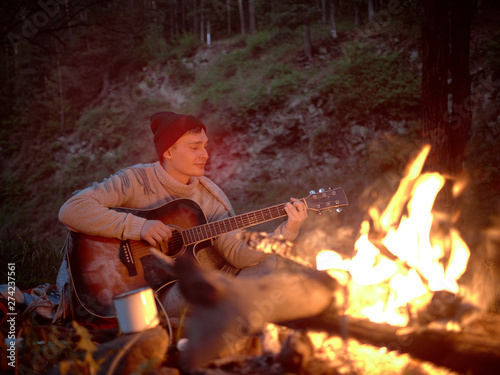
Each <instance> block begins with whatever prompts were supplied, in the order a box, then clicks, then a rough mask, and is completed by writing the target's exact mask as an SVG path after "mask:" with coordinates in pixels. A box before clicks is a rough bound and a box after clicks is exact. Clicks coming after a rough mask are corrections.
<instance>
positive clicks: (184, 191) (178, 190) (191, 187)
mask: <svg viewBox="0 0 500 375" xmlns="http://www.w3.org/2000/svg"><path fill="white" fill-rule="evenodd" d="M155 172H156V175H157V176H158V179H159V180H160V182H161V184H162V185H163V186H164V187H165V188H166V189H167V190H169V191H170V192H171V193H172V195H174V196H176V197H189V196H191V195H192V194H193V193H194V191H195V190H196V188H197V187H198V184H199V180H198V178H197V177H191V178H190V179H189V182H188V184H187V185H186V184H183V183H182V182H179V181H177V180H176V179H175V178H173V177H172V176H171V175H170V174H169V173H168V172H167V171H166V170H165V168H163V166H162V165H161V163H160V162H156V163H155Z"/></svg>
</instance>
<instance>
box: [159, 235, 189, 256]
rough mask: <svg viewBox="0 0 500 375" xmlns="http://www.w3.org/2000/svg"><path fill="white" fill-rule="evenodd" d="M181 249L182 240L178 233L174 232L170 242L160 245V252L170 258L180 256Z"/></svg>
mask: <svg viewBox="0 0 500 375" xmlns="http://www.w3.org/2000/svg"><path fill="white" fill-rule="evenodd" d="M183 249H184V241H183V240H182V235H181V233H180V232H179V231H174V232H173V233H172V238H170V240H168V241H167V242H162V243H161V244H160V250H161V251H162V253H164V254H165V255H168V256H171V257H175V256H177V255H180V253H181V252H182V250H183Z"/></svg>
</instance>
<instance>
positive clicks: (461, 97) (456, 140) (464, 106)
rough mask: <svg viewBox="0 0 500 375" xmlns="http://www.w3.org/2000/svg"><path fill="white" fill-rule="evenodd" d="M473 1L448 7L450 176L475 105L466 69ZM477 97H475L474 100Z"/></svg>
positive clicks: (461, 155)
mask: <svg viewBox="0 0 500 375" xmlns="http://www.w3.org/2000/svg"><path fill="white" fill-rule="evenodd" d="M474 6H475V4H474V1H473V0H460V1H457V0H454V1H453V2H452V6H451V9H450V10H451V17H450V19H451V43H450V44H451V61H452V62H453V63H452V64H451V66H450V70H451V94H452V109H451V116H450V124H449V125H450V158H449V166H448V170H449V172H450V173H452V174H453V175H457V174H459V173H461V172H462V169H463V163H464V161H465V155H466V145H467V139H468V137H469V132H470V127H471V123H472V111H473V109H474V107H475V106H476V105H477V103H476V102H475V99H474V97H473V96H471V77H470V68H469V55H470V27H471V21H472V15H473V13H474ZM476 100H477V99H476Z"/></svg>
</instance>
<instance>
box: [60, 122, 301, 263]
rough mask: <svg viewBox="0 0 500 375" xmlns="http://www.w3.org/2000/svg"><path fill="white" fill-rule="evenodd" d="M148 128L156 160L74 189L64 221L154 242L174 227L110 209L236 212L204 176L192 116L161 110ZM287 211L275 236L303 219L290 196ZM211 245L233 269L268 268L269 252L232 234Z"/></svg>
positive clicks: (209, 215)
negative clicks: (182, 202)
mask: <svg viewBox="0 0 500 375" xmlns="http://www.w3.org/2000/svg"><path fill="white" fill-rule="evenodd" d="M151 130H152V132H153V135H154V145H155V148H156V152H157V155H158V161H157V162H155V163H151V164H139V165H135V166H133V167H129V168H126V169H123V170H121V171H119V172H117V173H116V174H114V175H112V176H111V177H109V178H108V179H105V180H104V181H103V182H101V183H95V184H94V185H93V186H92V187H89V188H87V189H85V190H82V191H80V192H78V193H77V194H76V195H74V196H73V197H72V198H70V199H69V200H68V201H67V202H66V203H64V205H63V206H62V207H61V209H60V212H59V219H60V221H61V222H62V223H63V224H65V225H66V226H67V227H68V228H69V229H71V230H73V231H76V232H82V233H85V234H88V235H96V236H101V237H111V238H117V239H121V240H143V241H146V242H147V243H149V244H150V245H151V246H156V245H159V244H160V243H162V242H165V241H167V240H168V239H169V238H171V236H172V232H173V230H174V228H173V227H172V226H170V225H169V224H168V223H164V222H162V221H161V220H148V219H146V218H144V217H140V216H136V215H134V214H132V213H130V212H119V211H116V210H113V209H112V208H116V207H126V208H130V209H141V210H144V209H155V208H158V207H161V206H163V205H165V204H166V203H168V202H171V201H173V200H175V199H179V198H187V199H190V200H192V201H194V202H196V203H197V204H198V205H199V206H200V207H201V209H202V211H203V213H204V215H205V217H206V220H207V222H213V221H217V220H221V219H225V218H228V217H230V216H233V215H234V212H233V208H232V206H231V203H230V202H229V200H228V198H227V197H226V195H225V194H224V192H223V191H222V190H221V189H220V188H219V187H218V186H217V185H216V184H215V183H214V182H212V181H211V180H210V179H208V178H206V177H205V176H204V174H205V166H206V163H207V160H208V157H209V156H208V153H207V144H208V137H207V134H206V127H205V125H204V124H203V123H202V122H201V121H199V120H198V119H197V118H195V117H193V116H190V115H183V114H176V113H173V112H159V113H156V114H154V115H153V116H152V117H151ZM285 211H286V213H287V215H288V219H287V221H286V222H284V223H283V224H281V225H280V226H278V227H277V228H276V230H275V234H276V235H281V236H283V238H284V239H286V240H289V241H293V240H294V239H295V238H296V237H297V234H298V232H299V229H300V227H301V226H302V224H303V223H304V221H305V220H306V218H307V210H306V209H305V207H304V204H303V203H302V202H301V201H299V200H297V199H293V198H292V199H291V200H290V202H288V203H287V204H286V205H285ZM213 245H214V246H213V249H215V252H216V253H217V255H218V256H220V258H222V259H223V260H224V261H225V262H226V263H227V264H229V265H230V266H231V267H233V268H234V269H237V270H241V269H246V271H245V272H248V270H252V269H259V266H258V265H259V264H260V263H262V264H266V266H267V267H268V268H269V267H270V268H271V269H272V260H271V259H268V258H269V257H270V256H269V255H268V254H263V253H261V252H258V251H255V250H253V249H250V248H249V247H248V246H247V245H246V244H245V243H244V242H243V241H241V240H240V239H239V238H238V236H237V235H236V233H235V232H232V233H227V234H224V235H221V236H219V237H216V238H215V239H214V243H213ZM200 263H202V264H203V262H202V261H200ZM255 267H256V268H255ZM262 269H265V267H264V268H262ZM245 272H244V273H245Z"/></svg>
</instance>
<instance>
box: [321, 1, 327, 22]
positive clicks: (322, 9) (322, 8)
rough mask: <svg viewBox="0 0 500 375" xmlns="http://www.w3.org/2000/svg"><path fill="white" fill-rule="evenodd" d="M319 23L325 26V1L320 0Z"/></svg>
mask: <svg viewBox="0 0 500 375" xmlns="http://www.w3.org/2000/svg"><path fill="white" fill-rule="evenodd" d="M321 23H322V24H323V25H326V0H321Z"/></svg>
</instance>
